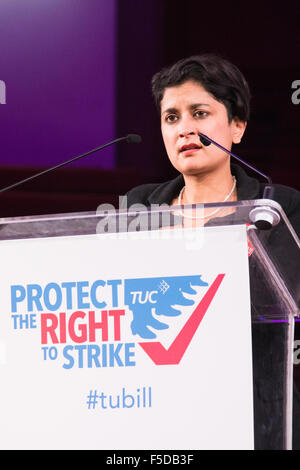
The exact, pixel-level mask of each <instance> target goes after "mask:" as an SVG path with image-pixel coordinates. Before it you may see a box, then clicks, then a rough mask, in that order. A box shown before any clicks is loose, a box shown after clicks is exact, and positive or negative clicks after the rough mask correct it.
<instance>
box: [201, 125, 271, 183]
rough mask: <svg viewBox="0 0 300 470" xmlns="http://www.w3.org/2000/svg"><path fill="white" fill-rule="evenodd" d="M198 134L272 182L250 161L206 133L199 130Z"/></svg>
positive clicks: (269, 181)
mask: <svg viewBox="0 0 300 470" xmlns="http://www.w3.org/2000/svg"><path fill="white" fill-rule="evenodd" d="M199 135H200V136H201V137H204V138H205V139H207V140H208V141H209V142H211V143H212V144H214V145H216V146H217V147H219V148H220V149H221V150H223V151H224V152H226V153H227V154H228V155H231V156H232V157H234V158H235V159H236V160H238V161H239V162H240V163H242V164H243V165H245V166H247V167H248V168H250V169H251V170H253V171H255V172H256V173H258V174H259V175H260V176H262V177H263V178H266V180H267V181H268V183H269V184H270V185H271V184H272V181H271V178H270V177H269V176H267V175H265V174H264V173H262V172H261V171H259V170H258V169H257V168H255V167H254V166H252V165H250V163H248V162H246V161H245V160H243V159H242V158H241V157H238V156H237V155H235V154H234V153H233V152H230V151H229V150H227V149H226V148H225V147H222V145H220V144H218V143H217V142H215V141H214V140H212V139H211V138H210V137H207V135H205V134H202V133H200V132H199Z"/></svg>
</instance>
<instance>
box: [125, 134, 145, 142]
mask: <svg viewBox="0 0 300 470" xmlns="http://www.w3.org/2000/svg"><path fill="white" fill-rule="evenodd" d="M126 140H127V143H128V144H139V143H140V142H142V138H141V136H140V135H138V134H128V136H127V137H126Z"/></svg>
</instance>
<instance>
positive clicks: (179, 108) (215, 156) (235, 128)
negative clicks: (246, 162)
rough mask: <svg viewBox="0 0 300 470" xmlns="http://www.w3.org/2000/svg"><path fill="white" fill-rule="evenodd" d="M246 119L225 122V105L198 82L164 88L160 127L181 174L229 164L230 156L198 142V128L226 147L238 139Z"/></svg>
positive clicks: (167, 149)
mask: <svg viewBox="0 0 300 470" xmlns="http://www.w3.org/2000/svg"><path fill="white" fill-rule="evenodd" d="M245 127H246V123H245V122H241V121H239V120H238V119H233V120H232V121H231V122H230V123H229V122H228V114H227V110H226V108H225V106H224V105H223V104H222V103H220V102H219V101H217V100H216V99H215V98H214V97H213V96H212V95H211V94H209V93H208V92H207V91H206V90H205V89H204V88H203V87H202V86H201V85H200V84H199V83H196V82H194V81H187V82H185V83H183V84H182V85H179V86H174V87H169V88H166V90H165V93H164V95H163V99H162V101H161V131H162V136H163V140H164V144H165V147H166V151H167V154H168V156H169V159H170V161H171V163H172V165H173V166H174V167H175V168H176V169H177V170H178V171H179V172H180V173H182V174H183V175H197V174H203V173H206V172H211V171H214V170H215V169H217V168H220V166H222V165H226V166H227V165H228V163H229V157H228V155H227V154H226V153H225V152H223V151H222V150H221V149H219V148H218V147H216V146H215V145H213V144H211V145H209V146H207V147H205V146H204V145H202V144H201V142H200V139H199V136H198V132H202V133H203V134H205V135H207V136H208V137H211V138H212V139H213V140H215V141H216V142H217V143H219V144H221V145H222V146H223V147H225V148H227V149H228V150H230V149H231V146H232V143H239V142H240V140H241V137H242V136H243V133H244V131H245Z"/></svg>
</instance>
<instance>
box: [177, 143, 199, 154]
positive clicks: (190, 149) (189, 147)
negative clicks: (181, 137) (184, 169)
mask: <svg viewBox="0 0 300 470" xmlns="http://www.w3.org/2000/svg"><path fill="white" fill-rule="evenodd" d="M201 148H202V146H200V145H198V144H193V143H191V144H186V145H183V146H182V147H180V149H179V152H180V153H181V154H184V155H188V154H192V153H195V152H197V151H198V150H200V149H201Z"/></svg>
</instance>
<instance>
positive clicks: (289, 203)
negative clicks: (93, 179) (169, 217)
mask: <svg viewBox="0 0 300 470" xmlns="http://www.w3.org/2000/svg"><path fill="white" fill-rule="evenodd" d="M231 172H232V174H233V175H234V176H235V177H236V181H237V198H238V200H239V201H246V200H251V199H261V198H262V196H263V191H264V187H265V184H264V183H260V182H259V181H258V180H257V179H255V178H252V177H250V176H248V175H247V173H246V172H245V171H244V170H243V169H242V168H241V167H240V166H238V165H235V164H232V165H231ZM183 186H184V179H183V176H182V175H179V176H177V178H175V179H173V180H171V181H167V182H165V183H158V184H143V185H141V186H137V187H136V188H133V189H132V190H130V191H129V192H128V193H127V194H126V196H127V207H126V208H129V207H130V206H131V205H133V204H137V203H139V204H144V205H145V206H148V207H149V206H150V205H151V204H171V202H172V201H173V199H174V198H175V197H177V196H178V194H179V192H180V190H181V189H182V188H183ZM273 186H274V189H275V191H274V195H273V199H274V200H275V201H276V202H278V203H279V204H280V206H281V207H282V209H283V210H284V212H285V213H286V215H287V217H288V219H289V220H290V222H291V224H292V226H293V227H294V230H295V231H296V233H297V234H298V237H299V238H300V192H299V191H297V190H295V189H293V188H290V187H288V186H284V185H281V184H274V185H273ZM123 208H125V201H124V202H123V203H122V205H121V209H123Z"/></svg>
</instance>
